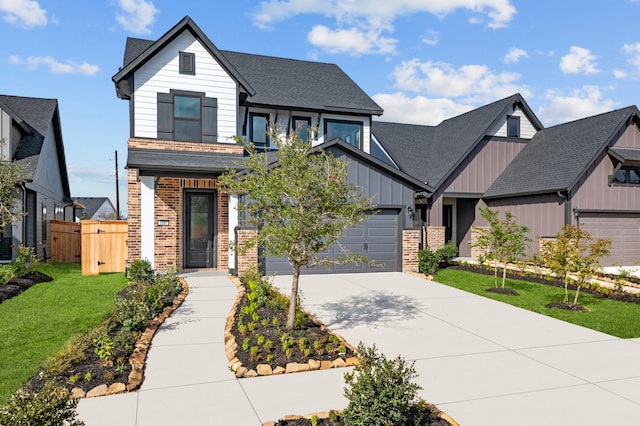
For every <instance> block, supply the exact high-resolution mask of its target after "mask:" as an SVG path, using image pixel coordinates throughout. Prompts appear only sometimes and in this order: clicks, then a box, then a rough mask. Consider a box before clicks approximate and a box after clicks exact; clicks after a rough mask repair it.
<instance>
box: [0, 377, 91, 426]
mask: <svg viewBox="0 0 640 426" xmlns="http://www.w3.org/2000/svg"><path fill="white" fill-rule="evenodd" d="M77 406H78V401H77V400H76V399H74V398H72V396H71V394H70V393H69V391H67V390H66V389H64V388H62V387H58V386H55V385H54V384H53V383H50V382H49V383H46V384H45V385H44V387H43V388H42V390H40V391H39V392H33V391H31V390H19V391H17V392H16V393H14V394H13V395H12V396H11V399H10V400H9V404H8V405H7V406H6V407H2V408H0V425H3V426H4V425H7V426H8V425H11V426H35V425H38V426H60V425H68V426H81V425H84V422H82V421H79V420H76V417H77V415H78V414H77V412H76V407H77Z"/></svg>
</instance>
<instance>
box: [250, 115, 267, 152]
mask: <svg viewBox="0 0 640 426" xmlns="http://www.w3.org/2000/svg"><path fill="white" fill-rule="evenodd" d="M250 120H251V121H250V123H251V127H250V129H249V140H250V141H251V142H253V144H254V145H255V146H256V147H258V148H261V147H262V148H264V147H267V146H269V135H268V131H269V114H256V113H252V114H251V115H250Z"/></svg>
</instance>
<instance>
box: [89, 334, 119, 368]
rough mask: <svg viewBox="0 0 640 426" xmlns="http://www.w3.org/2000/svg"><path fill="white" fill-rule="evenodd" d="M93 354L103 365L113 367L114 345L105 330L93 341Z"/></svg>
mask: <svg viewBox="0 0 640 426" xmlns="http://www.w3.org/2000/svg"><path fill="white" fill-rule="evenodd" d="M93 352H94V353H95V354H96V355H98V358H100V361H102V363H103V364H104V365H113V360H114V359H115V344H114V343H113V339H111V336H109V333H108V331H107V330H106V329H103V330H102V332H101V333H100V334H99V335H98V336H97V337H96V338H95V339H93Z"/></svg>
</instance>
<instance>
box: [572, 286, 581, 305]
mask: <svg viewBox="0 0 640 426" xmlns="http://www.w3.org/2000/svg"><path fill="white" fill-rule="evenodd" d="M580 287H581V286H578V288H577V289H576V297H574V298H573V304H574V305H576V304H578V294H580Z"/></svg>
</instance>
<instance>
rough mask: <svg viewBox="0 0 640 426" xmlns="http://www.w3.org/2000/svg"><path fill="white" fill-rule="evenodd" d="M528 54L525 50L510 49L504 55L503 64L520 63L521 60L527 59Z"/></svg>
mask: <svg viewBox="0 0 640 426" xmlns="http://www.w3.org/2000/svg"><path fill="white" fill-rule="evenodd" d="M528 57H529V54H528V53H527V51H526V50H523V49H519V48H517V47H512V48H510V49H509V51H508V52H507V54H506V55H504V63H505V64H515V63H518V62H519V61H520V59H522V58H528Z"/></svg>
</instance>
